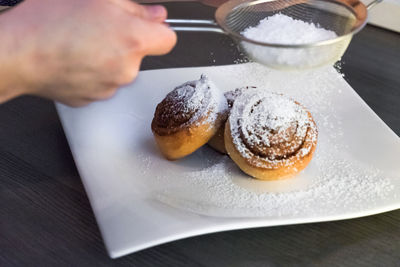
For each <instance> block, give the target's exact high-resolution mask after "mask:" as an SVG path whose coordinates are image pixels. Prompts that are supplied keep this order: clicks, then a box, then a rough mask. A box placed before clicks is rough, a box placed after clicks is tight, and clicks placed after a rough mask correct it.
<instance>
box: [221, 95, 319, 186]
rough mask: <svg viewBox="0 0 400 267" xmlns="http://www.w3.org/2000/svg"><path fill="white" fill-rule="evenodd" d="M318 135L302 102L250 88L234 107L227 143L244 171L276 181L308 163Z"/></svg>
mask: <svg viewBox="0 0 400 267" xmlns="http://www.w3.org/2000/svg"><path fill="white" fill-rule="evenodd" d="M317 135H318V133H317V128H316V124H315V122H314V120H313V118H312V116H311V114H310V112H309V111H307V110H306V109H305V108H304V107H303V106H301V105H300V104H299V103H297V102H295V101H293V100H292V99H289V98H287V97H285V96H283V95H280V94H275V93H269V92H265V91H260V90H247V91H246V92H243V94H242V95H240V96H239V97H238V98H237V99H236V100H235V103H234V105H233V108H232V110H231V113H230V117H229V119H228V121H227V125H226V126H225V146H226V149H227V151H228V154H229V155H230V156H231V158H232V159H233V160H234V161H235V162H236V163H237V164H238V166H239V167H240V168H241V169H242V170H243V171H244V172H246V173H247V174H249V175H251V176H253V177H255V178H258V179H264V180H276V179H282V178H286V177H288V176H292V175H294V174H296V173H298V172H300V171H301V170H303V169H304V168H305V167H306V166H307V164H308V163H309V162H310V160H311V158H312V155H313V153H314V150H315V147H316V143H317Z"/></svg>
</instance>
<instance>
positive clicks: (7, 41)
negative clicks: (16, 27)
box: [0, 14, 28, 103]
mask: <svg viewBox="0 0 400 267" xmlns="http://www.w3.org/2000/svg"><path fill="white" fill-rule="evenodd" d="M7 15H8V14H0V32H1V34H0V62H1V64H0V103H3V102H6V101H8V100H10V99H12V98H14V97H17V96H20V95H22V94H25V93H27V92H28V88H27V87H26V86H24V78H23V74H22V69H23V68H22V66H19V65H21V64H24V61H23V60H22V58H21V56H22V53H20V52H19V50H20V47H21V46H20V43H19V42H21V40H18V38H17V33H16V32H14V31H13V29H12V27H10V26H12V25H9V23H10V24H11V23H12V21H8V20H7Z"/></svg>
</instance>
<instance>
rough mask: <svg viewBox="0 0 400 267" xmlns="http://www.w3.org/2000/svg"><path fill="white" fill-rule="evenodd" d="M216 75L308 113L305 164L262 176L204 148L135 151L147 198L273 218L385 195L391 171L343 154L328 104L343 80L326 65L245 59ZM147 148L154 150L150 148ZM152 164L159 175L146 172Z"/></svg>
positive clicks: (202, 210) (356, 208)
mask: <svg viewBox="0 0 400 267" xmlns="http://www.w3.org/2000/svg"><path fill="white" fill-rule="evenodd" d="M211 76H212V75H211V73H210V77H211ZM224 77H225V79H226V80H227V81H229V80H237V81H240V83H236V82H235V86H237V87H243V86H256V87H263V88H266V90H270V91H271V92H281V93H283V94H284V95H285V96H288V97H291V98H293V99H295V100H297V101H299V102H300V103H302V104H303V105H304V106H305V107H306V108H307V109H308V110H309V111H310V112H311V113H312V115H313V117H314V119H315V121H316V123H317V126H318V130H319V137H318V139H319V140H318V144H317V150H316V152H315V154H314V158H313V159H312V161H311V163H310V165H309V166H308V167H307V168H306V169H305V170H304V171H303V172H302V173H300V175H299V176H296V177H294V178H292V179H286V180H282V181H272V182H265V181H259V180H255V179H253V178H250V177H249V176H247V175H246V174H244V173H242V172H241V171H240V169H239V168H238V167H237V166H236V165H235V163H233V162H232V161H231V160H230V159H229V157H227V156H223V155H221V154H219V153H217V152H215V151H213V150H212V149H210V148H208V147H207V146H205V147H203V148H201V149H200V150H198V151H196V152H195V153H194V154H192V155H190V156H189V157H187V158H185V159H182V160H180V161H176V162H172V163H171V162H169V161H166V160H164V159H162V158H161V156H159V157H158V158H155V157H154V154H153V155H143V157H142V158H143V161H144V162H143V164H141V166H142V167H143V171H142V172H141V173H142V174H143V175H144V176H145V177H146V179H145V181H146V183H147V187H148V188H149V190H150V191H151V194H152V197H153V198H155V199H157V200H159V201H160V202H163V203H165V204H168V205H170V206H173V207H175V208H178V209H183V210H186V211H190V212H194V213H198V214H203V215H209V216H216V217H267V218H271V219H279V218H283V217H285V218H287V217H291V216H293V217H294V216H300V215H301V216H316V215H332V216H333V215H337V214H343V211H345V212H362V211H365V209H366V208H367V207H374V206H376V205H377V204H376V203H379V202H381V201H383V202H384V201H385V199H387V197H388V196H391V195H393V190H395V187H394V184H393V182H392V180H393V179H394V178H398V175H397V174H393V175H394V176H390V175H388V173H387V172H382V171H381V170H380V169H377V168H375V167H373V166H366V165H365V164H364V163H363V162H361V161H357V160H356V159H355V158H354V157H352V156H351V155H349V154H348V153H349V152H348V148H347V147H346V146H345V144H344V143H343V141H342V139H343V138H345V137H344V132H345V131H344V129H343V122H342V121H341V119H340V117H339V116H338V115H337V110H336V109H337V108H338V107H339V106H338V103H337V102H333V99H337V96H338V95H340V94H342V93H341V91H340V86H339V87H338V86H337V85H338V84H339V83H341V82H343V83H345V81H344V80H343V79H342V77H340V75H338V74H337V73H336V71H335V69H334V68H332V67H326V68H322V69H316V70H310V71H307V72H291V73H290V74H288V73H285V72H279V71H275V70H271V69H267V68H264V67H261V66H260V65H258V64H256V63H247V64H243V65H235V66H232V67H229V66H227V67H226V68H225V69H224ZM211 78H212V77H211ZM338 79H340V81H339V80H338ZM223 89H226V90H231V88H223ZM152 151H153V153H157V150H156V148H154V150H152ZM155 168H158V169H162V170H163V173H162V174H157V175H154V173H153V172H152V170H153V169H155ZM396 197H400V196H396Z"/></svg>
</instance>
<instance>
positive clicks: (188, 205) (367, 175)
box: [156, 151, 393, 217]
mask: <svg viewBox="0 0 400 267" xmlns="http://www.w3.org/2000/svg"><path fill="white" fill-rule="evenodd" d="M202 153H208V152H205V151H203V152H202ZM335 153H336V152H333V153H331V152H329V155H328V154H327V153H325V152H321V154H320V155H318V156H316V158H315V159H314V161H313V168H314V169H313V170H308V173H310V172H320V173H322V175H321V176H317V177H314V179H313V180H309V179H308V180H307V179H306V178H304V177H302V176H299V177H296V178H294V179H293V180H286V181H285V180H284V181H272V182H266V181H256V180H254V179H251V178H248V177H245V176H244V177H240V178H238V177H237V176H238V175H239V176H240V175H241V174H240V172H239V170H238V169H237V167H236V166H235V165H234V163H232V161H231V160H230V159H229V158H228V157H227V156H220V158H219V159H218V160H217V161H216V162H215V164H214V165H212V166H210V167H208V168H205V169H203V170H201V171H195V172H187V173H185V179H183V180H181V184H180V185H179V186H177V187H175V188H174V189H173V192H171V191H170V188H168V187H166V188H164V189H163V190H161V191H159V192H158V193H157V195H156V197H157V198H158V199H159V200H160V201H162V202H164V203H167V204H169V205H172V206H174V207H178V208H183V209H185V210H189V211H192V212H196V213H201V214H205V215H211V216H222V217H225V216H228V217H231V216H233V217H259V216H268V217H274V216H278V217H281V216H296V215H297V214H301V215H303V216H307V215H312V214H313V213H319V212H321V211H324V213H327V214H335V213H336V212H337V210H340V209H343V208H346V209H347V210H357V209H359V208H360V207H362V206H365V205H368V203H373V201H377V200H379V199H383V198H385V196H386V195H387V194H388V192H390V191H391V190H392V189H393V186H392V185H391V184H390V182H389V180H388V179H384V178H383V177H381V176H380V174H381V173H380V172H379V170H376V169H373V168H368V167H365V166H362V165H359V164H354V163H352V162H348V161H346V159H342V160H337V159H335V157H337V156H338V155H336V154H335ZM302 175H304V174H302ZM165 179H167V181H168V178H166V177H160V178H159V182H160V183H163V184H164V183H165V182H166V181H165ZM296 179H297V180H298V181H296ZM291 183H292V185H291ZM287 187H292V188H291V189H292V190H291V191H285V190H286V188H287ZM296 187H297V188H296ZM274 191H275V192H274Z"/></svg>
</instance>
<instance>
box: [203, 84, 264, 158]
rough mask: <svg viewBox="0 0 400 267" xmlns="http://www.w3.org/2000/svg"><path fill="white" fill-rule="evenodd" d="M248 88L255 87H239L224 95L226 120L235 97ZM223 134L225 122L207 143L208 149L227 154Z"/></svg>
mask: <svg viewBox="0 0 400 267" xmlns="http://www.w3.org/2000/svg"><path fill="white" fill-rule="evenodd" d="M250 88H256V87H254V86H246V87H240V88H236V89H235V90H231V91H228V92H226V93H225V94H224V96H225V98H226V100H227V102H228V109H226V111H225V118H226V119H228V116H229V112H230V110H231V109H232V106H233V103H234V102H235V99H236V98H237V97H239V96H240V95H241V94H242V93H243V92H244V91H245V90H247V89H250ZM224 133H225V122H224V123H223V124H222V125H221V127H220V128H219V129H218V131H217V133H216V134H215V135H214V136H213V137H212V138H211V139H210V141H208V143H207V144H208V145H209V146H210V147H212V148H213V149H215V150H217V151H218V152H220V153H222V154H226V153H227V152H226V149H225V141H224Z"/></svg>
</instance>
